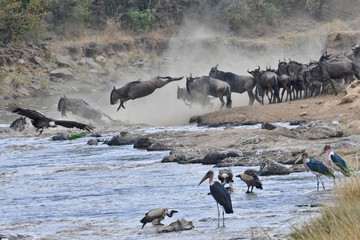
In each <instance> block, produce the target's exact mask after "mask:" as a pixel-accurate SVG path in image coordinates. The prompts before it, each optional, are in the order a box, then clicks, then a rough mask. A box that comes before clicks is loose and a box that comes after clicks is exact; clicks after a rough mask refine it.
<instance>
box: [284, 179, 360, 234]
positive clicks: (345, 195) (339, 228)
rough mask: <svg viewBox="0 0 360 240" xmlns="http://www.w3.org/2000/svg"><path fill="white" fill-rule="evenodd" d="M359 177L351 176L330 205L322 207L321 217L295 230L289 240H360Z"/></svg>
mask: <svg viewBox="0 0 360 240" xmlns="http://www.w3.org/2000/svg"><path fill="white" fill-rule="evenodd" d="M359 219H360V177H359V176H357V175H356V176H352V177H351V178H349V179H347V180H346V181H345V182H343V183H341V184H340V185H339V186H338V187H337V188H336V189H335V193H334V199H333V202H332V205H328V206H326V207H324V208H323V209H322V211H321V217H319V218H316V219H312V220H309V221H308V222H307V223H306V224H305V226H303V227H302V228H301V229H295V231H294V233H292V234H290V235H289V239H307V240H311V239H314V240H319V239H326V240H340V239H342V240H343V239H360V221H359Z"/></svg>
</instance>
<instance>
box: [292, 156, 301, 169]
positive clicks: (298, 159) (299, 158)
mask: <svg viewBox="0 0 360 240" xmlns="http://www.w3.org/2000/svg"><path fill="white" fill-rule="evenodd" d="M302 159H303V155H301V156H300V157H298V158H297V159H296V160H295V162H294V165H292V167H291V168H293V167H294V166H295V165H296V164H297V163H298V162H299V161H300V160H302Z"/></svg>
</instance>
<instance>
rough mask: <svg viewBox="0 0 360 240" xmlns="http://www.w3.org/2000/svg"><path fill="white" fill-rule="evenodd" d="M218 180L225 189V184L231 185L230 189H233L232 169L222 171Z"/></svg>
mask: <svg viewBox="0 0 360 240" xmlns="http://www.w3.org/2000/svg"><path fill="white" fill-rule="evenodd" d="M218 179H219V181H220V182H221V184H222V185H223V186H224V187H225V184H227V183H228V184H229V185H230V189H231V188H232V183H233V182H234V180H233V173H232V171H231V169H230V168H228V169H220V170H219V175H218Z"/></svg>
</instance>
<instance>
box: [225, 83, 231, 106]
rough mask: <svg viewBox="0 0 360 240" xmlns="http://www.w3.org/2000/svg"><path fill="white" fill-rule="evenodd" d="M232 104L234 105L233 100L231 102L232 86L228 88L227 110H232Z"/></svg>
mask: <svg viewBox="0 0 360 240" xmlns="http://www.w3.org/2000/svg"><path fill="white" fill-rule="evenodd" d="M231 103H232V100H231V89H230V86H229V87H228V94H227V96H226V107H227V108H231Z"/></svg>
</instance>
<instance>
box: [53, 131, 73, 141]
mask: <svg viewBox="0 0 360 240" xmlns="http://www.w3.org/2000/svg"><path fill="white" fill-rule="evenodd" d="M51 140H53V141H64V140H70V135H69V134H68V133H67V132H62V133H58V134H56V135H55V136H53V137H52V138H51Z"/></svg>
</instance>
